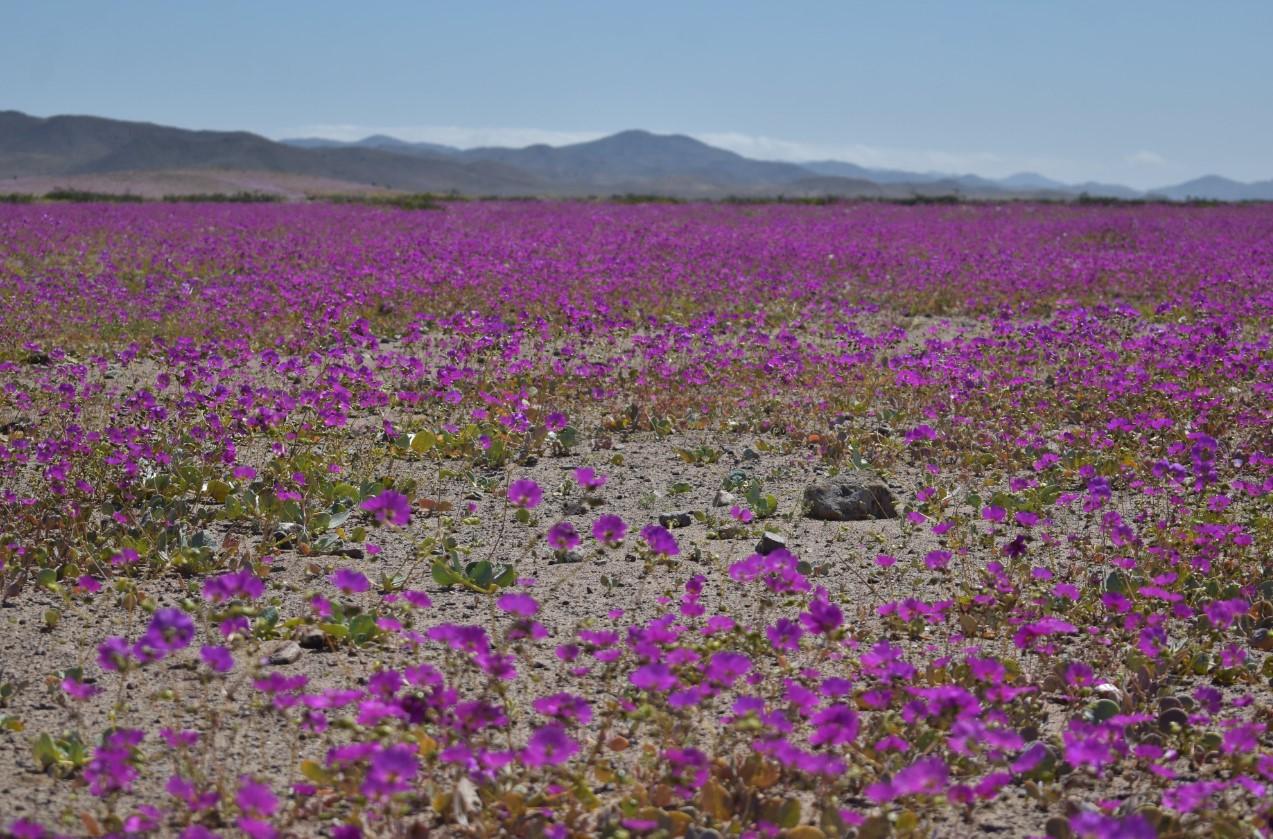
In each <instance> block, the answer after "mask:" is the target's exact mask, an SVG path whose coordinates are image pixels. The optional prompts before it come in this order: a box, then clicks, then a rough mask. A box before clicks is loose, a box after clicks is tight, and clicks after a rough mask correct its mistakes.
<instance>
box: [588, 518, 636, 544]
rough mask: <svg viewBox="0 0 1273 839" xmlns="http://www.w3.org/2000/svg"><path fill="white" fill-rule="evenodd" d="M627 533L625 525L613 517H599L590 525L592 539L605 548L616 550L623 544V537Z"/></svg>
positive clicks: (621, 520) (619, 519) (622, 521)
mask: <svg viewBox="0 0 1273 839" xmlns="http://www.w3.org/2000/svg"><path fill="white" fill-rule="evenodd" d="M627 532H628V525H627V523H626V522H624V520H623V519H621V518H619V517H618V516H615V515H604V516H601V517H600V518H598V519H597V520H596V522H594V523H593V525H592V538H594V539H596V540H597V541H598V542H601V543H602V544H603V545H605V546H606V547H607V548H617V547H619V545H621V544H623V537H624V536H626V535H627Z"/></svg>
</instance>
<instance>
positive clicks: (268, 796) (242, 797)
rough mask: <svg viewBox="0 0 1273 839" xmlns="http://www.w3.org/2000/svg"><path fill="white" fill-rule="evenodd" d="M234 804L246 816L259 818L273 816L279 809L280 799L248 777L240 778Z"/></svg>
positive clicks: (266, 787)
mask: <svg viewBox="0 0 1273 839" xmlns="http://www.w3.org/2000/svg"><path fill="white" fill-rule="evenodd" d="M234 803H235V804H237V805H238V806H239V809H240V810H241V811H242V812H244V813H245V814H250V815H252V816H257V817H260V816H268V815H271V814H272V813H273V812H274V811H275V810H277V809H278V799H277V798H275V797H274V793H273V792H272V791H271V790H270V788H269V787H268V786H266V785H265V784H261V783H257V782H256V781H255V780H253V779H252V778H250V777H248V776H247V775H244V776H243V777H241V778H239V791H238V793H236V794H235V796H234Z"/></svg>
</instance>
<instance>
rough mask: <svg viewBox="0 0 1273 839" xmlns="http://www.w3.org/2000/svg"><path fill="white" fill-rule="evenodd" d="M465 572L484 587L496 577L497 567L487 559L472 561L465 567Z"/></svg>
mask: <svg viewBox="0 0 1273 839" xmlns="http://www.w3.org/2000/svg"><path fill="white" fill-rule="evenodd" d="M464 573H465V575H467V576H468V578H469V579H470V580H472V581H473V582H474V583H476V584H477V585H479V586H482V587H483V588H485V587H486V586H489V585H490V584H491V580H493V579H495V569H494V568H492V567H491V563H489V562H488V561H486V560H485V559H483V560H481V561H480V562H470V563H469V564H468V565H466V566H465V567H464Z"/></svg>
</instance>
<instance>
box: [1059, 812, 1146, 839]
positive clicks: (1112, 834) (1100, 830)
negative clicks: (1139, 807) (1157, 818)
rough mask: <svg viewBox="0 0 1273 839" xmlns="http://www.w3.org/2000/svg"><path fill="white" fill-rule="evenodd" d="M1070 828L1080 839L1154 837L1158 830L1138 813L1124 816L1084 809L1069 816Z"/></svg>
mask: <svg viewBox="0 0 1273 839" xmlns="http://www.w3.org/2000/svg"><path fill="white" fill-rule="evenodd" d="M1070 830H1072V831H1074V833H1075V835H1077V836H1079V837H1082V839H1154V837H1156V836H1157V835H1158V831H1157V830H1155V829H1154V826H1153V825H1152V824H1151V823H1150V822H1149V820H1148V819H1146V818H1145V817H1144V816H1142V815H1140V814H1139V813H1132V814H1131V815H1129V816H1127V817H1126V818H1123V819H1119V818H1118V817H1116V816H1106V815H1102V814H1101V813H1095V812H1091V811H1086V812H1082V813H1075V814H1074V815H1073V816H1071V817H1070Z"/></svg>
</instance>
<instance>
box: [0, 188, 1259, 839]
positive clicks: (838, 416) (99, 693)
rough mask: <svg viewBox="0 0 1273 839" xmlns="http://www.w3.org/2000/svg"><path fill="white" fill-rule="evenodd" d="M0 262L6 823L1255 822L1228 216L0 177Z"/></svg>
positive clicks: (1252, 501)
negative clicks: (46, 200)
mask: <svg viewBox="0 0 1273 839" xmlns="http://www.w3.org/2000/svg"><path fill="white" fill-rule="evenodd" d="M0 302H2V303H3V305H2V306H0V387H2V390H0V601H2V603H0V790H3V793H0V835H5V834H6V831H7V835H12V836H16V837H23V838H24V839H26V838H27V837H45V836H50V837H51V836H180V837H182V838H183V839H204V838H205V837H213V836H223V837H232V836H250V837H256V838H257V839H260V838H261V837H285V836H297V837H303V836H330V837H334V838H335V839H353V838H354V837H360V836H361V837H413V838H414V837H423V836H466V837H495V836H513V837H553V838H554V839H558V838H564V837H591V836H602V837H651V838H653V837H688V838H689V839H695V837H698V839H718V837H734V836H746V837H787V839H816V837H841V836H845V837H847V836H857V837H864V839H865V837H873V838H878V837H889V836H895V837H919V836H945V837H956V836H979V835H982V834H992V833H993V834H997V835H1005V836H1051V837H1058V839H1066V838H1067V837H1074V838H1075V839H1077V838H1078V837H1101V839H1113V837H1135V838H1136V839H1140V837H1151V836H1162V837H1173V836H1179V837H1184V836H1197V835H1213V836H1217V837H1244V836H1271V835H1273V803H1270V802H1273V500H1271V499H1273V207H1270V206H1267V205H1251V206H1221V207H1188V206H1166V205H1143V206H1121V207H1099V206H1064V205H1033V204H1015V205H952V206H934V205H929V206H922V205H921V206H900V205H886V204H843V205H829V206H800V205H789V204H756V205H707V204H702V205H695V204H685V205H662V204H604V203H587V202H561V203H548V202H521V201H510V202H485V201H475V202H451V203H447V204H445V205H444V208H443V209H441V210H438V211H419V212H410V211H399V210H392V209H380V208H372V207H365V206H357V205H323V204H309V205H281V204H280V205H202V204H195V205H155V204H121V205H57V206H53V205H44V204H29V205H21V206H18V205H12V206H5V205H0ZM836 493H839V494H838V495H837V494H836ZM850 502H852V503H850Z"/></svg>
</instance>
